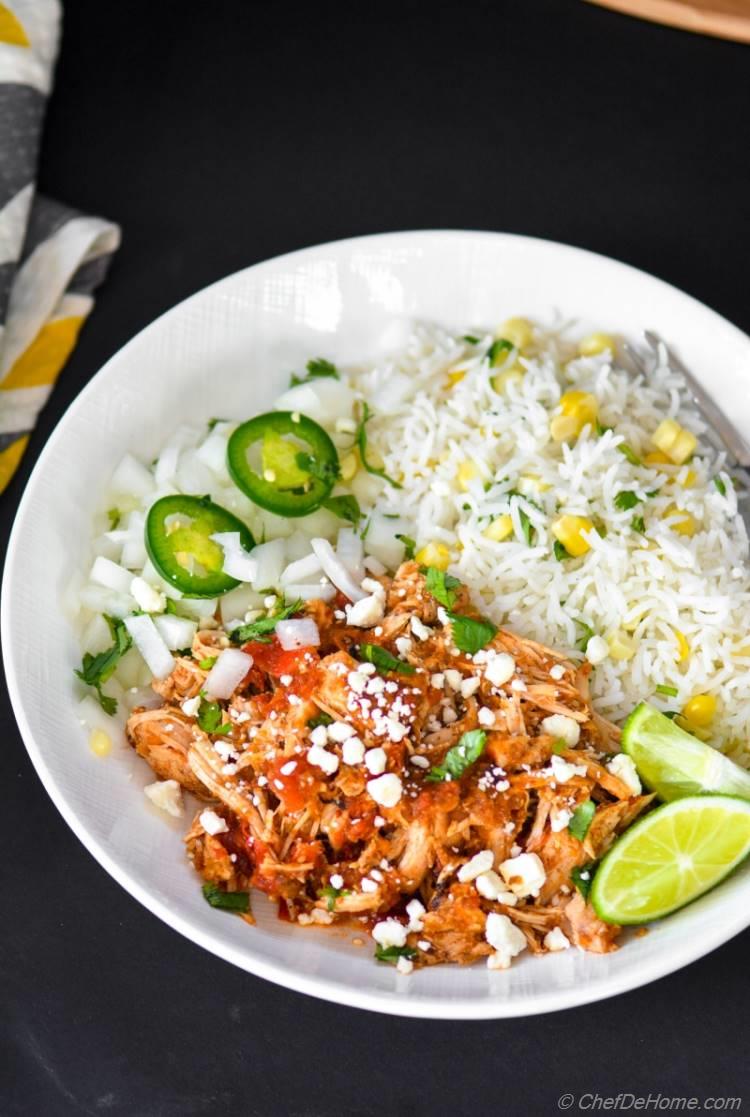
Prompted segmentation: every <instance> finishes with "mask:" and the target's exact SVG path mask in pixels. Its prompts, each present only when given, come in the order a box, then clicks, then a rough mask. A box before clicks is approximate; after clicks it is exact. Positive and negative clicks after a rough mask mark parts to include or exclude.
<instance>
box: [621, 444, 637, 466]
mask: <svg viewBox="0 0 750 1117" xmlns="http://www.w3.org/2000/svg"><path fill="white" fill-rule="evenodd" d="M617 449H618V450H619V451H620V453H621V454H622V455H623V457H625V458H627V459H628V461H629V462H630V464H631V465H641V464H642V462H641V459H640V458H639V457H638V455H637V454H636V452H635V450H634V449H633V447H632V446H631V445H630V444H629V443H627V442H621V443H620V444H619V445H618V447H617Z"/></svg>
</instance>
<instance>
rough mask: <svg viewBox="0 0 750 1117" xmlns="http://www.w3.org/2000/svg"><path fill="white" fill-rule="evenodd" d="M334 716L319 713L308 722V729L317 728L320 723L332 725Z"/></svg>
mask: <svg viewBox="0 0 750 1117" xmlns="http://www.w3.org/2000/svg"><path fill="white" fill-rule="evenodd" d="M332 721H333V718H332V717H331V715H330V714H324V713H322V712H321V713H319V714H317V715H316V716H315V717H314V718H310V720H309V721H308V723H307V728H308V729H317V728H318V726H319V725H330V724H331V722H332Z"/></svg>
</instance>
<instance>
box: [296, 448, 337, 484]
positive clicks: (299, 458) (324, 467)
mask: <svg viewBox="0 0 750 1117" xmlns="http://www.w3.org/2000/svg"><path fill="white" fill-rule="evenodd" d="M294 460H295V462H296V464H297V466H298V467H299V469H302V470H304V471H305V473H309V474H310V476H311V477H315V478H316V480H318V481H322V482H323V484H325V485H329V484H330V485H332V484H333V482H334V481H338V479H339V475H340V473H341V466H340V465H339V459H338V457H337V458H336V459H335V461H323V462H321V461H320V460H319V459H318V458H316V457H315V455H314V454H307V453H305V452H304V451H303V450H300V452H299V453H298V454H295V455H294ZM308 483H309V482H308Z"/></svg>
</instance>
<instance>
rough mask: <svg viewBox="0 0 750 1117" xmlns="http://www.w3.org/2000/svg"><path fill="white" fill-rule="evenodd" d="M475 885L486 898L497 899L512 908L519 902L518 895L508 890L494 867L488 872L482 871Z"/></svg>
mask: <svg viewBox="0 0 750 1117" xmlns="http://www.w3.org/2000/svg"><path fill="white" fill-rule="evenodd" d="M474 886H475V888H476V890H477V892H478V893H479V895H480V896H484V898H485V900H497V901H498V902H499V903H501V904H507V905H508V907H511V908H512V907H515V905H516V904H517V903H518V899H517V897H516V896H515V895H514V894H513V893H512V892H508V889H507V886H506V885H505V883H504V882H503V881H502V880H501V878H500V877H499V876H498V875H497V873H496V872H495V870H494V869H488V870H487V872H486V873H480V874H479V876H478V877H477V878H476V880H475V881H474Z"/></svg>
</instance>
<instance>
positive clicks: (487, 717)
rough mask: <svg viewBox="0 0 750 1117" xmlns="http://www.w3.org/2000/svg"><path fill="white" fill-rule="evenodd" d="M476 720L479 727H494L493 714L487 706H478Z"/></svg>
mask: <svg viewBox="0 0 750 1117" xmlns="http://www.w3.org/2000/svg"><path fill="white" fill-rule="evenodd" d="M477 720H478V721H479V724H480V725H485V726H487V727H489V726H490V725H494V724H495V712H494V710H491V709H490V708H489V706H480V707H479V713H478V714H477Z"/></svg>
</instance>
